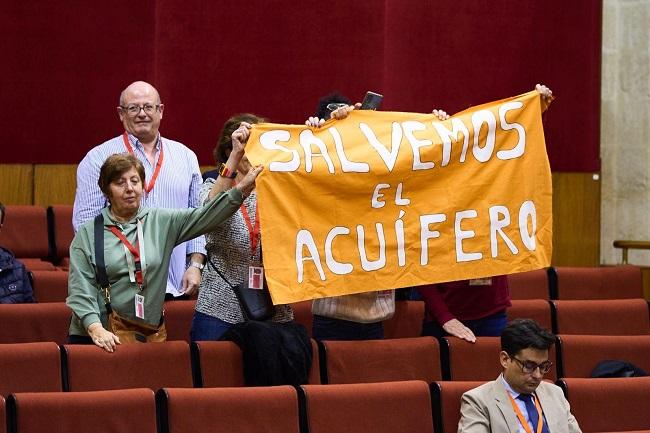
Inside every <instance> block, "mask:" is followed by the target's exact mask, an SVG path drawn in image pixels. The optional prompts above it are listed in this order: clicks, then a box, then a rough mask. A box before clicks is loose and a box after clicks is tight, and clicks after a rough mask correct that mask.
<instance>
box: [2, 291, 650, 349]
mask: <svg viewBox="0 0 650 433" xmlns="http://www.w3.org/2000/svg"><path fill="white" fill-rule="evenodd" d="M194 303H195V301H191V300H190V301H172V302H167V303H165V322H166V324H167V333H168V339H169V340H185V341H189V331H190V326H191V322H192V316H193V315H194ZM293 307H294V314H295V320H296V322H298V323H300V324H302V325H304V326H305V328H306V329H307V332H308V333H311V328H312V320H313V316H312V313H311V303H310V302H299V303H296V304H293ZM507 313H508V318H509V319H510V320H512V319H517V318H531V319H533V320H535V321H537V322H538V323H539V324H540V325H542V326H543V327H545V328H547V329H551V330H553V331H554V332H555V333H556V334H578V335H589V334H592V335H648V334H650V309H649V307H648V302H647V301H645V300H643V299H619V300H597V301H550V302H549V301H544V300H541V299H531V300H521V301H512V307H511V308H509V309H508V311H507ZM71 315H72V313H71V311H70V309H69V308H68V306H67V305H65V303H64V302H51V303H38V304H0V323H2V326H0V344H1V343H28V342H33V341H54V342H56V343H58V344H63V343H64V342H65V340H66V337H67V331H68V326H69V324H70V317H71ZM423 317H424V303H423V302H422V301H397V302H396V303H395V315H394V316H393V317H392V318H391V319H389V320H386V321H385V322H384V334H385V337H386V338H405V337H418V336H419V335H420V332H421V329H422V319H423Z"/></svg>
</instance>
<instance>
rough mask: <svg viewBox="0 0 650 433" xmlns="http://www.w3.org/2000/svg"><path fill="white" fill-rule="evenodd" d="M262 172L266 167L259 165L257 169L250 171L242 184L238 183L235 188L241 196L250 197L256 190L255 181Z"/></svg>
mask: <svg viewBox="0 0 650 433" xmlns="http://www.w3.org/2000/svg"><path fill="white" fill-rule="evenodd" d="M262 170H264V166H263V165H258V166H257V167H255V168H253V169H251V170H249V172H248V174H246V176H244V178H243V179H242V180H241V182H239V183H237V185H236V186H235V188H237V189H238V190H239V192H241V195H243V196H244V197H248V195H249V194H250V193H251V191H253V188H255V179H257V175H259V174H260V173H261V172H262Z"/></svg>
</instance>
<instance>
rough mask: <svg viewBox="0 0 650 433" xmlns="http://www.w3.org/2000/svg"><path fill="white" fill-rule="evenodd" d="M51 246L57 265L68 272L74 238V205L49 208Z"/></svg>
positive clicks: (48, 219)
mask: <svg viewBox="0 0 650 433" xmlns="http://www.w3.org/2000/svg"><path fill="white" fill-rule="evenodd" d="M47 221H48V224H49V225H48V227H49V232H50V245H51V247H52V249H53V252H54V255H55V260H56V262H55V263H56V265H57V266H58V267H60V268H62V269H65V270H67V269H68V267H69V266H70V244H71V243H72V239H73V238H74V229H73V227H72V205H55V206H50V207H48V208H47Z"/></svg>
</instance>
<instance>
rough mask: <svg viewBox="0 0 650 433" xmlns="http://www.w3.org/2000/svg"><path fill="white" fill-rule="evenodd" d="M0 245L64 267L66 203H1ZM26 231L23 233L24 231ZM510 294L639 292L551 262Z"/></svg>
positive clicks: (633, 278) (623, 281)
mask: <svg viewBox="0 0 650 433" xmlns="http://www.w3.org/2000/svg"><path fill="white" fill-rule="evenodd" d="M6 213H7V215H6V221H5V228H4V229H3V230H2V231H1V232H0V245H2V246H4V247H5V248H8V249H10V250H12V251H14V253H15V254H16V257H18V258H19V259H21V260H22V261H23V262H24V263H25V265H26V266H27V268H28V269H29V270H32V271H33V270H54V269H57V268H62V269H66V268H67V267H68V265H69V260H68V254H69V253H68V249H69V247H70V242H71V241H72V238H73V236H74V232H73V230H72V206H70V205H57V206H50V207H48V208H47V209H46V208H44V207H42V206H21V205H10V206H7V212H6ZM26 234H29V235H28V236H27V235H26ZM508 281H509V285H510V289H511V296H512V299H629V298H641V297H643V282H642V277H641V270H640V268H639V267H637V266H632V265H623V266H604V267H555V268H553V267H551V268H548V269H540V270H538V271H532V272H523V273H519V274H512V275H509V276H508Z"/></svg>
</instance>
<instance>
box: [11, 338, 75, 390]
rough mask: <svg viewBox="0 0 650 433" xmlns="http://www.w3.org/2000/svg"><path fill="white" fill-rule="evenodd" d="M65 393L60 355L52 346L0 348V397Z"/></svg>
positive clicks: (23, 345) (13, 345) (43, 344)
mask: <svg viewBox="0 0 650 433" xmlns="http://www.w3.org/2000/svg"><path fill="white" fill-rule="evenodd" d="M45 391H63V388H62V381H61V352H60V351H59V346H58V345H57V344H56V343H52V342H41V343H19V344H0V395H5V396H7V395H9V394H11V393H13V392H45Z"/></svg>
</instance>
